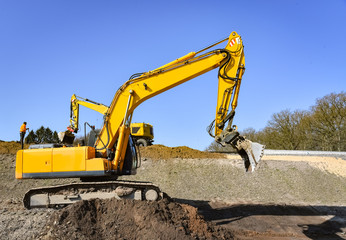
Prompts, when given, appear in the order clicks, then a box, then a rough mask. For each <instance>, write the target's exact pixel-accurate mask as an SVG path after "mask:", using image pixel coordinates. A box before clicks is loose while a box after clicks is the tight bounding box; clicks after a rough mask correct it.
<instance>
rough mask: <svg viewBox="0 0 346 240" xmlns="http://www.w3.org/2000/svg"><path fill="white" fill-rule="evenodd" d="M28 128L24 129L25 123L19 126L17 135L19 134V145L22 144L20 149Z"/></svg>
mask: <svg viewBox="0 0 346 240" xmlns="http://www.w3.org/2000/svg"><path fill="white" fill-rule="evenodd" d="M27 130H29V128H27V127H26V122H23V124H22V126H20V130H19V134H20V143H21V144H22V149H24V136H25V133H26V131H27Z"/></svg>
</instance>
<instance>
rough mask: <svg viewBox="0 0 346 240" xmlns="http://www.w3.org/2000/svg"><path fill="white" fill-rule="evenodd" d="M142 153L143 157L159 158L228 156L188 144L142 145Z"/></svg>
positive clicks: (215, 157)
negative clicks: (171, 145)
mask: <svg viewBox="0 0 346 240" xmlns="http://www.w3.org/2000/svg"><path fill="white" fill-rule="evenodd" d="M140 153H141V155H142V156H143V157H145V158H149V159H153V160H157V159H173V158H181V159H195V158H207V159H210V158H213V159H218V158H226V156H225V154H221V153H211V152H207V151H199V150H196V149H192V148H189V147H186V146H181V147H166V146H164V145H160V144H157V145H152V146H148V147H141V148H140Z"/></svg>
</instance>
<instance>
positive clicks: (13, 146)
mask: <svg viewBox="0 0 346 240" xmlns="http://www.w3.org/2000/svg"><path fill="white" fill-rule="evenodd" d="M28 147H29V145H28V144H24V148H28ZM20 149H21V145H20V142H15V141H11V142H5V141H2V140H0V154H16V153H17V152H18V150H20Z"/></svg>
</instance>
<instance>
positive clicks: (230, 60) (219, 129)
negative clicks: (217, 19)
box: [15, 32, 264, 208]
mask: <svg viewBox="0 0 346 240" xmlns="http://www.w3.org/2000/svg"><path fill="white" fill-rule="evenodd" d="M223 42H227V43H226V46H225V47H224V48H220V49H214V47H215V46H216V45H218V44H221V43H223ZM216 68H219V69H218V93H217V106H216V115H215V119H214V120H213V121H212V123H211V124H210V126H209V127H208V132H209V134H210V135H211V136H212V137H213V138H214V139H215V141H216V142H218V143H220V144H222V145H224V146H226V145H231V146H232V147H234V148H235V149H237V151H238V153H239V154H240V155H241V156H242V158H243V160H244V166H245V169H246V170H247V171H254V169H255V167H256V165H257V164H258V162H259V161H260V160H261V157H262V155H263V149H264V146H263V145H261V144H259V143H253V142H251V141H250V140H248V139H246V138H245V137H244V136H241V135H240V134H239V132H238V131H237V127H236V126H235V125H233V123H232V122H233V118H234V115H235V109H236V107H237V102H238V96H239V90H240V85H241V81H242V76H243V74H244V71H245V58H244V46H243V41H242V38H241V37H240V36H239V35H238V34H237V33H236V32H232V33H231V34H230V36H229V37H227V38H225V39H223V40H221V41H219V42H217V43H215V44H212V45H210V46H208V47H206V48H204V49H202V50H200V51H197V52H190V53H188V54H187V55H185V56H183V57H181V58H178V59H176V60H174V61H172V62H170V63H168V64H166V65H164V66H162V67H159V68H157V69H155V70H152V71H149V72H144V73H137V74H134V75H132V76H131V77H130V79H129V80H128V81H126V82H125V83H124V84H123V85H122V86H121V87H120V88H119V89H118V91H117V92H116V93H115V96H114V98H113V100H112V102H111V104H110V106H109V107H107V108H103V107H102V106H100V109H104V112H103V114H104V123H103V127H102V129H101V131H100V133H99V134H98V136H97V138H96V141H95V144H94V145H93V146H78V147H66V145H64V146H62V147H56V146H54V147H52V146H47V148H43V149H42V148H41V149H26V150H20V151H18V153H17V157H16V172H15V174H16V178H17V179H27V178H44V179H45V178H80V179H81V180H82V182H81V183H72V184H67V185H61V186H53V187H42V188H36V189H32V190H29V191H28V192H27V193H26V194H25V197H24V206H25V207H27V208H32V207H55V206H61V205H67V204H70V203H73V202H75V201H78V200H82V199H90V198H96V197H97V198H110V197H116V198H130V199H138V200H158V199H161V198H163V197H164V194H163V193H162V192H161V190H160V189H159V187H158V186H156V185H154V184H152V183H148V182H138V181H136V182H130V181H119V180H116V178H117V177H118V176H121V175H130V174H135V173H136V168H137V167H138V166H139V161H138V157H137V152H136V148H135V147H134V146H135V145H134V142H133V139H132V137H131V134H130V133H131V129H130V126H131V125H130V124H131V119H132V116H133V112H134V110H135V108H136V107H138V106H139V105H140V104H141V103H142V102H144V101H145V100H147V99H149V98H151V97H154V96H156V95H158V94H160V93H163V92H165V91H167V90H169V89H171V88H174V87H176V86H178V85H180V84H182V83H184V82H186V81H189V80H191V79H193V78H195V77H197V76H199V75H202V74H204V73H206V72H209V71H211V70H213V69H216ZM229 108H230V109H229ZM71 112H72V114H76V112H74V111H71ZM76 118H77V116H76V115H72V116H71V119H72V120H71V122H70V126H69V127H68V130H67V131H66V132H65V134H64V136H63V140H64V141H65V142H67V143H68V142H71V139H73V137H72V136H73V135H74V134H73V132H76V130H77V129H78V124H77V125H76V121H74V119H76Z"/></svg>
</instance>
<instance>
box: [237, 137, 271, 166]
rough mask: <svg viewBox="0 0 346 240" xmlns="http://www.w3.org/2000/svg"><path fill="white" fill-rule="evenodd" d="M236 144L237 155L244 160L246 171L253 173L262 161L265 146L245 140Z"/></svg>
mask: <svg viewBox="0 0 346 240" xmlns="http://www.w3.org/2000/svg"><path fill="white" fill-rule="evenodd" d="M238 144H239V145H238V149H239V154H240V155H241V157H242V158H243V160H244V165H245V169H246V171H251V172H253V171H255V168H256V166H257V164H258V163H259V162H260V161H261V159H262V156H263V152H264V147H265V146H264V145H262V144H259V143H254V142H251V141H249V140H247V139H245V140H244V141H241V142H240V143H238Z"/></svg>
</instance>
